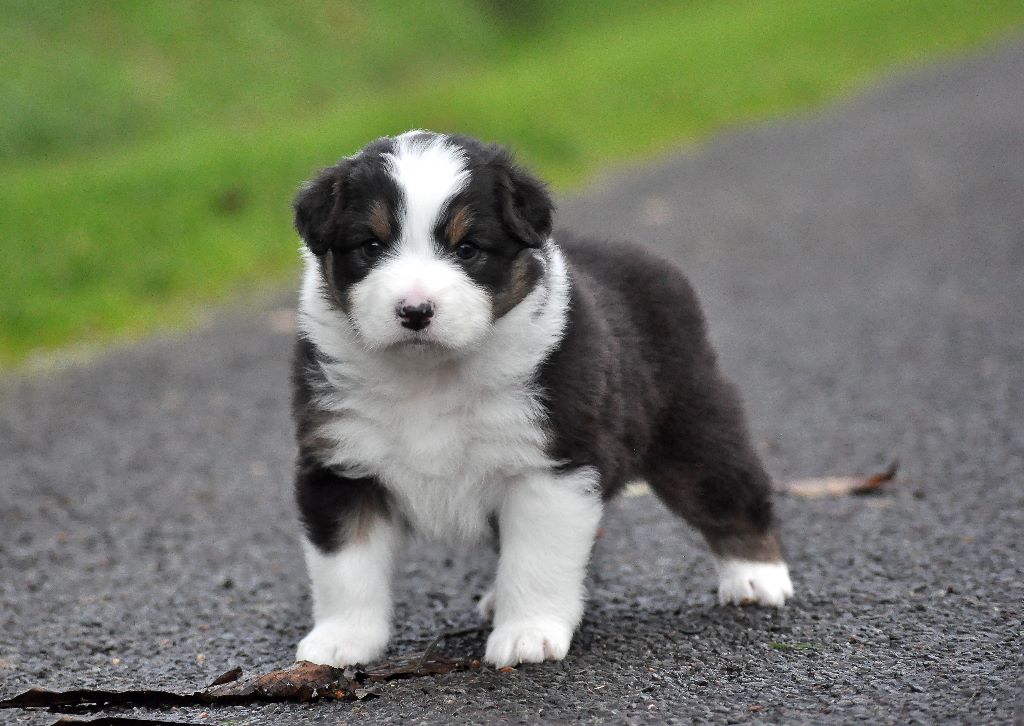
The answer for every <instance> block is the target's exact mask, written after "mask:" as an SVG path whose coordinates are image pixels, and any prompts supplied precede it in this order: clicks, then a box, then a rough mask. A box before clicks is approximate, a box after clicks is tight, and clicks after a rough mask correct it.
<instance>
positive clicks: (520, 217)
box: [499, 161, 555, 247]
mask: <svg viewBox="0 0 1024 726" xmlns="http://www.w3.org/2000/svg"><path fill="white" fill-rule="evenodd" d="M499 184H500V189H499V194H500V195H501V213H502V217H503V218H504V220H505V224H506V225H507V226H508V227H509V228H510V229H511V231H512V233H513V234H514V235H515V236H516V237H518V238H519V239H520V240H521V241H522V242H523V243H524V244H526V245H527V246H529V247H540V246H541V245H542V244H544V241H545V240H546V239H547V238H548V235H549V234H551V216H552V214H553V213H554V211H555V204H554V202H552V201H551V196H550V195H549V194H548V190H547V187H546V186H545V184H544V182H542V181H540V180H539V179H537V178H535V177H534V176H533V175H532V174H529V173H528V172H526V171H524V170H522V169H520V168H519V167H517V166H515V164H513V163H512V162H511V161H508V162H507V166H506V168H505V173H504V174H503V175H502V177H501V182H499Z"/></svg>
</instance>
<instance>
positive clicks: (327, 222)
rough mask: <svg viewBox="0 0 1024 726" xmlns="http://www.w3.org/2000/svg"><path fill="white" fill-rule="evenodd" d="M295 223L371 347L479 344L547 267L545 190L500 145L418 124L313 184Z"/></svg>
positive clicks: (299, 200)
mask: <svg viewBox="0 0 1024 726" xmlns="http://www.w3.org/2000/svg"><path fill="white" fill-rule="evenodd" d="M294 206H295V227H296V229H297V230H298V232H299V234H300V235H301V236H302V238H303V240H304V241H305V243H306V246H307V247H308V248H309V251H310V252H311V253H312V254H313V255H314V256H315V259H316V264H318V265H319V267H320V274H321V275H322V276H323V280H324V284H325V286H326V289H327V290H328V291H329V294H330V298H331V300H332V301H333V303H334V304H335V305H336V306H337V307H338V308H340V309H341V310H342V311H343V312H344V313H345V314H346V315H348V316H349V318H350V320H351V321H352V324H353V326H354V328H355V329H356V331H357V332H358V334H359V336H360V337H361V338H362V341H363V343H364V344H365V345H366V346H367V347H369V348H373V349H386V348H412V347H420V346H424V347H436V348H441V349H446V350H451V351H462V350H468V349H471V348H473V347H474V346H475V345H476V344H478V343H479V342H480V341H481V340H482V339H483V338H484V337H485V336H486V335H487V333H488V331H489V330H490V328H491V326H492V325H493V324H494V323H495V321H497V320H498V319H499V318H501V317H502V316H503V315H505V314H506V313H508V312H509V311H510V310H512V309H513V308H514V307H515V306H516V305H517V304H519V302H521V301H522V300H523V299H524V298H525V297H526V296H527V295H528V294H529V292H530V291H531V290H532V289H533V288H534V286H535V285H536V284H537V282H538V280H539V279H540V277H541V274H542V272H543V270H544V263H543V256H542V255H541V254H540V252H539V249H540V248H541V247H542V246H543V244H544V243H545V241H546V240H547V238H548V235H549V234H550V232H551V215H552V212H553V205H552V202H551V198H550V197H549V195H548V193H547V191H546V190H545V188H544V185H543V184H541V183H540V182H539V181H537V180H536V179H534V178H533V177H532V176H530V175H529V174H527V173H526V172H524V171H523V170H522V169H519V168H518V167H516V165H515V164H514V163H513V161H512V159H511V157H510V156H509V154H508V153H507V152H506V151H504V150H503V149H501V148H500V147H498V146H494V145H485V144H482V143H480V142H479V141H476V140H474V139H471V138H468V137H464V136H448V135H442V134H434V133H428V132H422V131H413V132H409V133H407V134H403V135H402V136H399V137H397V138H383V139H378V140H377V141H374V142H373V143H371V144H370V145H368V146H367V147H366V148H364V149H363V150H362V151H361V152H359V153H358V154H356V155H355V156H352V157H349V158H346V159H342V160H341V161H340V162H338V163H337V164H335V165H334V166H332V167H329V168H327V169H324V170H322V171H321V172H320V173H319V174H318V175H317V176H316V177H315V178H313V179H312V180H310V181H309V182H307V183H306V184H305V185H304V186H303V188H302V189H301V191H300V192H299V194H298V196H297V197H296V199H295V204H294Z"/></svg>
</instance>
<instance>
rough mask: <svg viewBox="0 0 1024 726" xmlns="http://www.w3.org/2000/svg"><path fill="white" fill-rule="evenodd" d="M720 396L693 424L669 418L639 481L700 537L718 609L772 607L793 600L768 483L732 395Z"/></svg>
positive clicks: (769, 483) (768, 480) (726, 392)
mask: <svg viewBox="0 0 1024 726" xmlns="http://www.w3.org/2000/svg"><path fill="white" fill-rule="evenodd" d="M720 393H721V397H720V398H718V399H716V400H715V401H713V402H710V403H709V402H708V401H704V402H703V405H702V406H701V407H700V408H701V415H700V417H699V422H698V423H697V424H696V425H694V423H693V422H691V421H677V422H675V423H676V425H674V426H671V427H669V431H670V432H671V436H670V437H667V439H669V440H667V441H666V442H665V443H664V444H663V445H662V446H661V447H660V451H659V452H658V454H659V455H658V456H656V457H653V460H654V463H653V464H652V465H651V466H649V467H648V471H647V472H646V477H647V481H648V483H649V484H650V486H651V488H652V489H653V490H654V492H655V494H657V496H658V497H659V498H660V499H661V500H662V501H663V502H664V503H665V504H666V505H667V506H668V508H669V509H671V510H672V511H673V512H674V513H676V514H677V515H679V516H681V517H683V518H684V519H685V520H686V521H688V522H689V523H690V524H692V525H693V526H694V527H696V528H697V529H698V530H700V532H701V534H702V535H703V536H704V539H705V540H706V541H707V543H708V546H709V547H710V548H711V552H712V554H714V556H715V561H716V563H717V566H718V599H719V602H720V603H721V604H723V605H726V604H735V605H769V606H775V607H779V606H782V605H784V604H785V602H786V599H787V598H789V597H791V596H792V595H793V585H792V583H791V581H790V579H789V568H788V567H787V566H786V563H785V561H784V559H783V556H782V548H781V545H780V543H779V537H778V533H777V529H776V525H775V518H774V515H773V512H772V501H771V480H770V479H769V477H768V474H767V473H766V472H765V470H764V468H763V466H762V465H761V462H760V460H759V458H758V456H757V453H756V452H755V451H754V450H753V447H752V446H751V445H750V442H749V438H748V436H747V433H746V429H745V427H744V425H743V422H742V415H741V413H740V408H739V403H738V401H737V400H736V398H735V396H734V394H733V393H732V391H731V389H729V388H726V389H725V390H723V391H721V392H720ZM716 404H717V405H716ZM680 432H683V433H684V435H682V436H680V435H679V433H680Z"/></svg>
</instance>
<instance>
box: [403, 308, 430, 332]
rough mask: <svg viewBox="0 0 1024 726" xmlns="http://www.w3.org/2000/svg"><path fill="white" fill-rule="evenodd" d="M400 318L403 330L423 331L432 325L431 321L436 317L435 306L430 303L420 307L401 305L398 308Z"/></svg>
mask: <svg viewBox="0 0 1024 726" xmlns="http://www.w3.org/2000/svg"><path fill="white" fill-rule="evenodd" d="M398 317H399V319H401V321H402V327H403V328H409V329H410V330H423V329H424V328H425V327H427V326H428V325H430V319H431V318H432V317H434V306H433V305H431V304H430V303H429V302H422V303H420V304H419V305H406V304H405V303H401V304H400V305H399V306H398Z"/></svg>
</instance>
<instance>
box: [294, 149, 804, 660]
mask: <svg viewBox="0 0 1024 726" xmlns="http://www.w3.org/2000/svg"><path fill="white" fill-rule="evenodd" d="M295 212H296V227H297V229H298V231H299V233H300V234H301V236H302V237H303V239H304V241H305V243H306V249H304V251H303V255H304V261H305V278H304V283H303V288H302V295H301V303H300V307H299V315H298V324H299V333H298V340H297V345H296V357H295V368H294V387H295V395H294V413H295V419H296V425H297V435H298V443H299V455H298V464H297V478H296V493H297V498H298V504H299V509H300V513H301V518H302V521H303V524H304V526H305V533H306V539H305V554H306V561H307V565H308V568H309V573H310V577H311V579H312V591H313V592H312V594H313V618H314V623H315V624H314V627H313V629H312V631H311V632H310V633H309V634H308V635H307V636H306V637H305V638H303V640H302V642H301V643H299V647H298V654H297V657H298V659H299V660H309V661H314V662H317V663H325V664H332V665H337V666H340V665H347V664H352V663H356V662H363V663H365V662H368V661H373V660H374V659H376V658H378V657H379V656H381V654H382V653H383V652H384V650H385V648H386V646H387V643H388V639H389V637H390V634H391V628H392V622H391V620H392V617H391V613H392V605H391V579H392V573H393V572H394V569H395V562H396V560H397V559H398V558H399V557H400V556H401V551H402V547H403V544H404V542H405V540H406V539H407V538H408V536H409V535H410V533H418V534H420V535H425V536H427V537H430V538H434V539H439V540H445V541H450V542H461V543H477V542H480V541H481V540H484V539H486V538H487V537H488V536H490V535H491V534H492V532H493V531H494V530H496V532H497V537H498V544H499V548H500V559H499V564H498V569H497V573H496V576H495V582H494V588H493V590H492V592H490V593H488V594H487V595H486V596H485V597H484V599H483V600H482V602H481V611H482V612H484V614H485V615H488V616H490V617H492V618H493V624H494V629H493V631H492V632H491V635H490V637H489V638H488V641H487V649H486V654H485V660H486V661H487V662H488V663H490V664H492V665H494V666H497V667H502V666H508V665H514V664H517V663H523V662H537V661H542V660H546V659H553V660H557V659H561V658H563V657H565V655H566V653H567V652H568V649H569V644H570V641H571V639H572V635H573V632H574V630H575V629H576V627H577V626H578V625H579V622H580V619H581V616H582V613H583V604H584V599H585V593H584V585H583V582H584V576H585V571H586V566H587V561H588V559H589V555H590V550H591V546H592V544H593V540H594V536H595V533H596V531H597V527H598V522H599V520H600V518H601V512H602V506H603V502H604V501H605V500H607V499H608V497H610V496H612V495H613V494H615V493H616V492H617V491H618V490H619V489H620V488H621V487H622V486H623V485H624V484H625V483H626V482H628V481H631V480H636V479H643V480H646V481H647V482H648V483H649V484H650V486H651V487H652V489H653V490H654V492H655V493H656V494H657V495H658V496H659V497H660V498H661V499H662V501H664V502H665V504H666V505H668V507H669V508H670V509H671V510H672V511H673V512H675V513H677V514H679V515H680V516H682V517H684V518H685V519H686V520H687V521H689V522H690V523H691V524H693V525H694V526H696V527H697V528H698V529H699V530H700V531H701V533H702V534H703V535H704V537H705V539H706V540H707V542H708V544H709V546H710V547H711V549H712V551H713V553H714V554H715V556H716V559H717V562H718V565H719V599H720V601H721V602H722V603H723V604H726V603H736V604H744V603H757V604H761V605H773V606H780V605H782V604H784V602H785V600H786V598H787V597H789V596H790V595H791V594H792V586H791V584H790V580H789V574H788V570H787V568H786V565H785V563H784V562H783V560H782V555H781V551H780V547H779V543H778V540H777V537H776V534H775V528H774V524H773V519H772V510H771V502H770V498H769V495H770V482H769V479H768V476H767V475H766V474H765V472H764V469H763V468H762V465H761V463H760V462H759V460H758V457H757V455H756V454H755V452H754V450H753V449H752V448H751V445H750V442H749V438H748V434H747V432H746V429H745V425H744V421H743V415H742V411H741V408H740V404H739V401H738V398H737V396H736V394H735V392H734V390H733V387H732V386H731V385H730V384H729V383H728V382H727V381H725V380H724V379H723V378H722V376H721V374H720V373H719V371H718V367H717V364H716V360H715V354H714V352H713V351H712V349H711V346H710V345H709V342H708V339H707V335H706V332H705V325H704V319H703V316H702V313H701V311H700V307H699V305H698V303H697V300H696V298H695V296H694V293H693V291H692V290H691V288H690V286H689V284H688V283H687V281H686V279H685V278H684V276H683V274H682V273H681V272H680V271H679V270H678V269H677V268H676V267H674V266H673V265H672V264H670V263H668V262H666V261H665V260H662V259H659V258H657V257H655V256H654V255H652V254H651V253H649V252H647V251H645V250H644V249H642V248H640V247H637V246H633V245H623V244H610V243H605V242H600V241H595V240H587V239H576V238H573V237H570V236H568V235H566V236H562V235H559V236H558V238H557V240H556V239H555V238H553V237H552V236H551V222H552V213H553V205H552V202H551V200H550V197H549V196H548V194H547V192H546V190H545V188H544V186H543V185H542V184H541V183H540V182H538V181H537V180H536V179H534V178H533V177H532V176H530V175H529V174H528V173H526V172H525V171H523V170H522V169H520V168H518V167H517V166H515V164H514V163H513V162H512V160H511V158H510V157H509V155H508V154H507V153H506V152H505V151H504V150H502V149H501V148H500V147H497V146H493V145H485V144H482V143H480V142H479V141H476V140H474V139H471V138H468V137H462V136H448V135H441V134H434V133H428V132H422V131H414V132H409V133H407V134H403V135H402V136H399V137H397V138H384V139H379V140H377V141H375V142H373V143H372V144H370V145H369V146H367V147H366V148H365V149H363V150H362V151H361V152H359V153H358V154H356V155H355V156H353V157H350V158H346V159H343V160H341V161H340V162H339V163H338V164H336V165H335V166H332V167H329V168H327V169H324V170H322V171H321V172H320V174H319V175H318V176H316V177H315V178H314V179H312V180H311V181H310V182H308V183H307V184H306V185H305V186H304V187H303V188H302V190H301V191H300V193H299V195H298V196H297V198H296V200H295Z"/></svg>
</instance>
